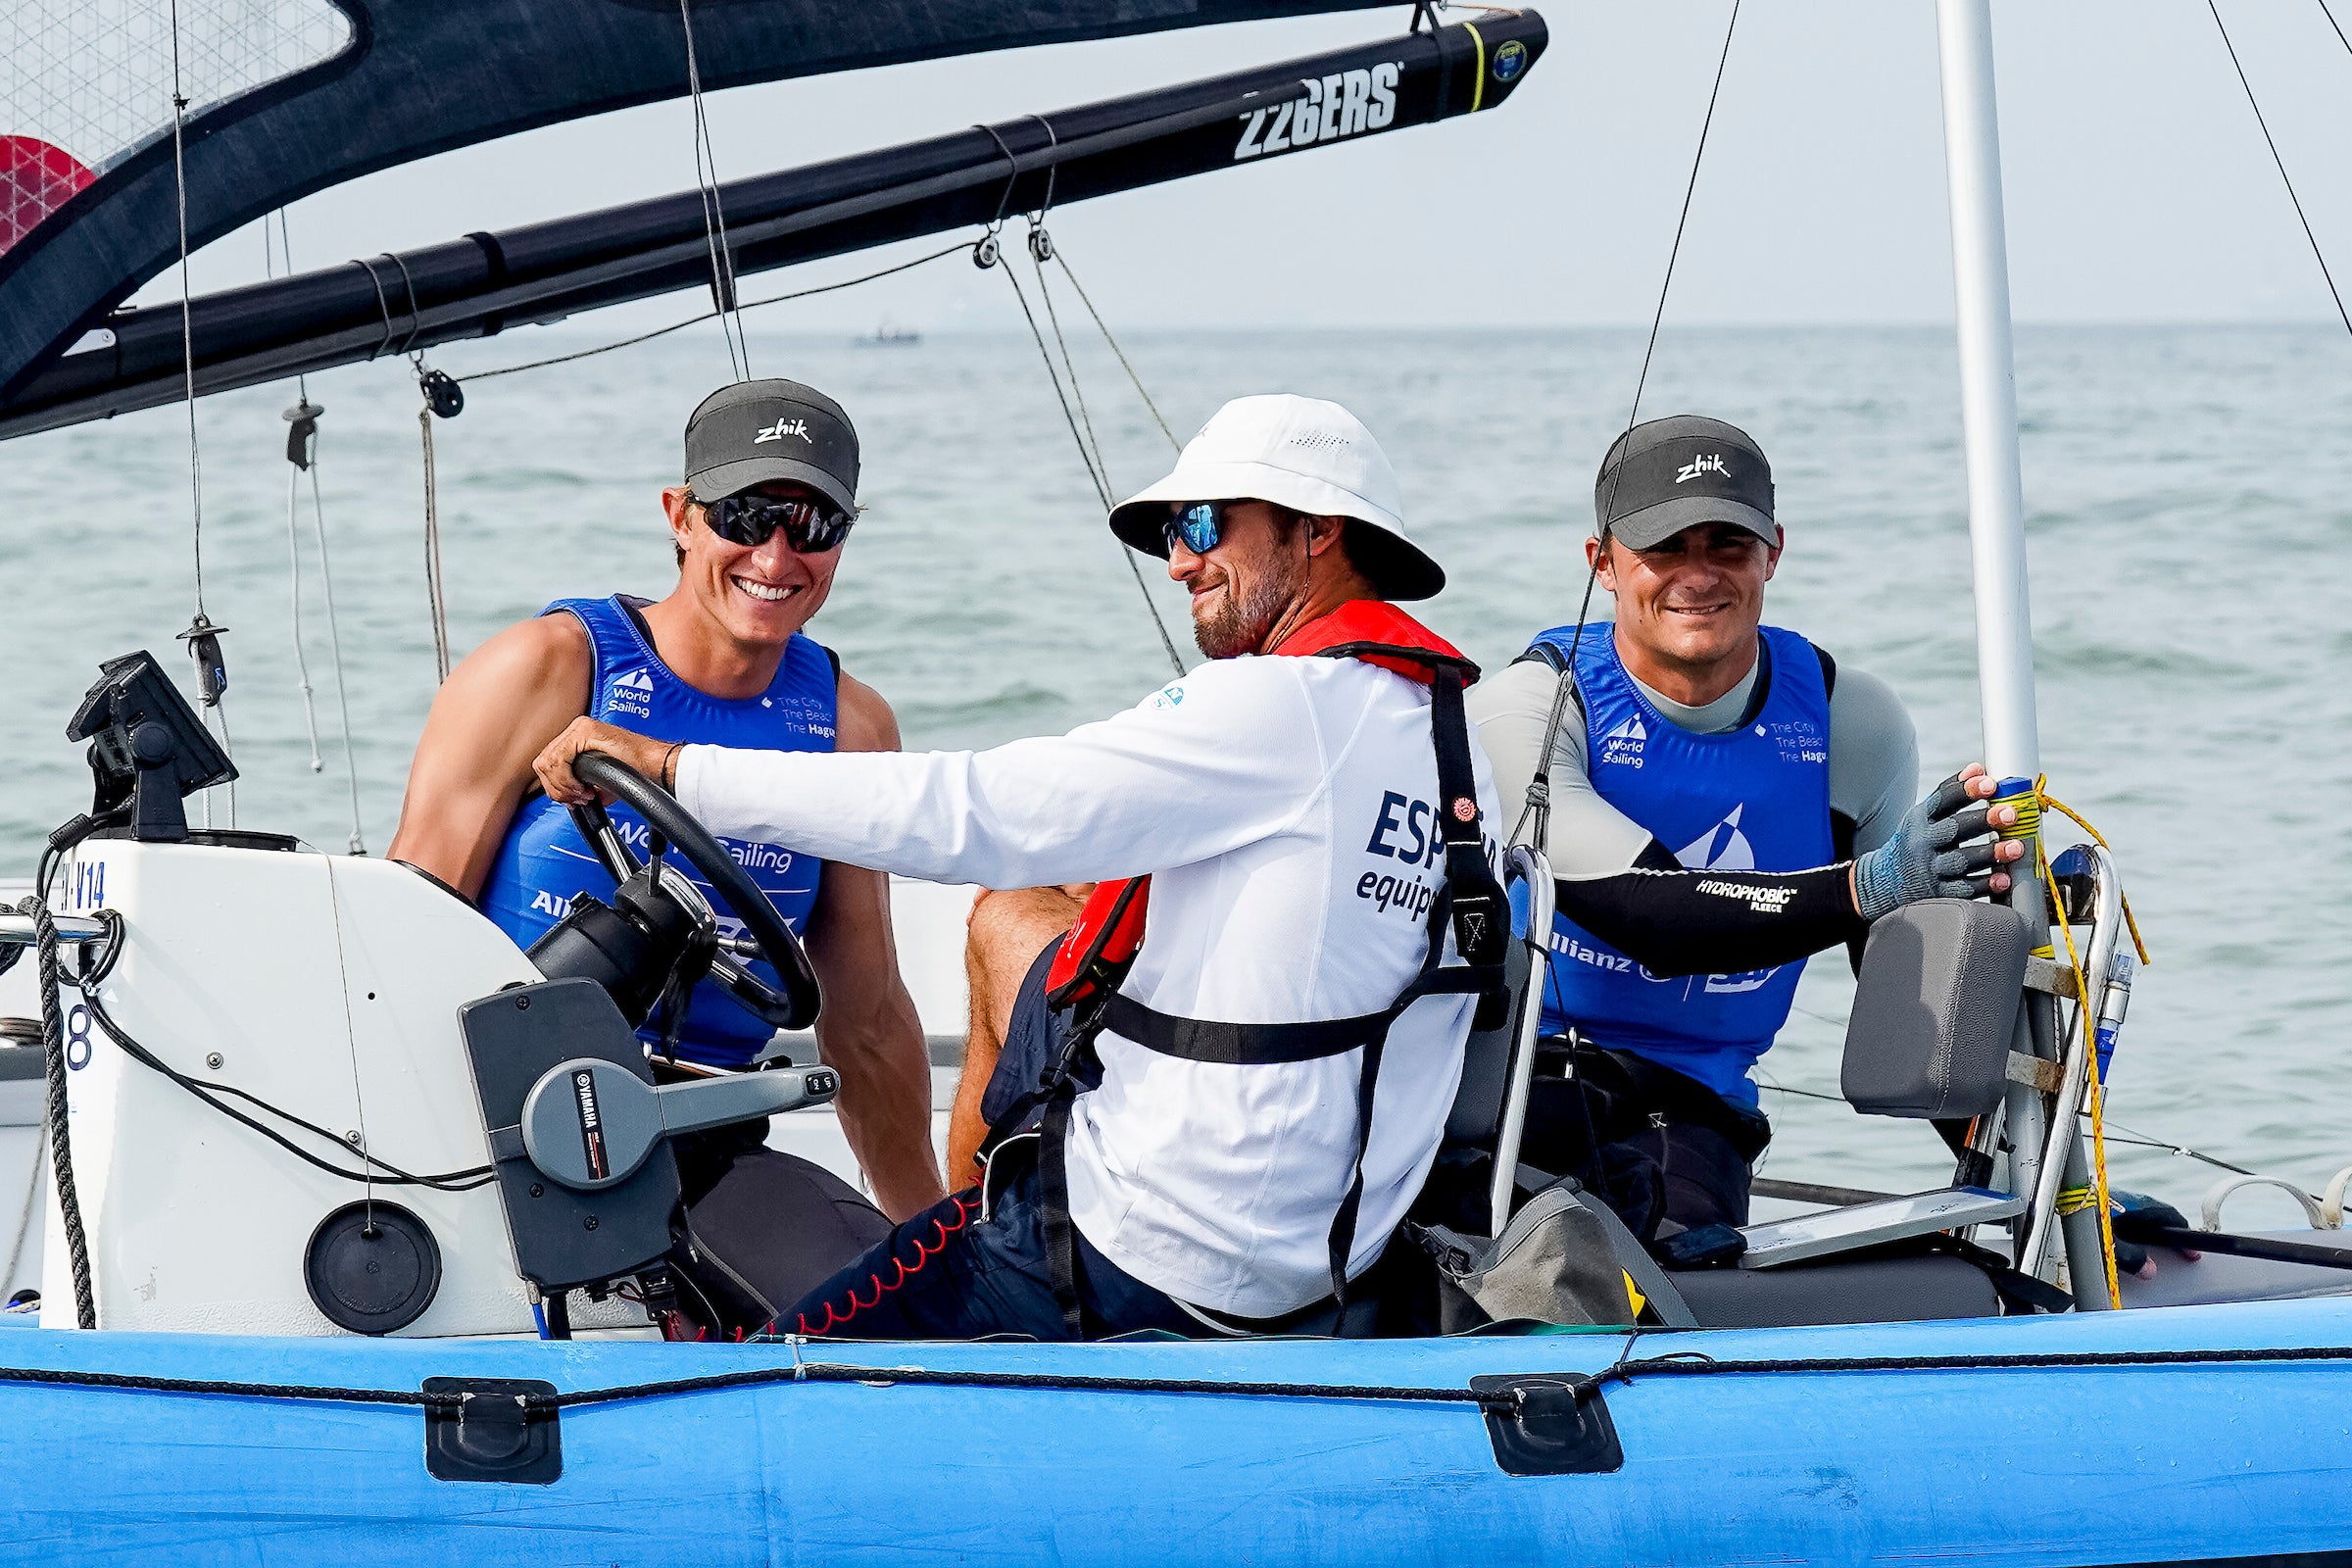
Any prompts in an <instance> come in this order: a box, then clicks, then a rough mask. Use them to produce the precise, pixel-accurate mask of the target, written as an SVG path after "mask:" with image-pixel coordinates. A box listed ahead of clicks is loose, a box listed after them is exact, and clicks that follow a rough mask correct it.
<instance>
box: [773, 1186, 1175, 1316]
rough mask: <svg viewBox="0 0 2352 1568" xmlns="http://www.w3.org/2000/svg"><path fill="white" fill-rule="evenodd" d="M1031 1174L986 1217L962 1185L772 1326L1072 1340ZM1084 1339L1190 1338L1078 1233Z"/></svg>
mask: <svg viewBox="0 0 2352 1568" xmlns="http://www.w3.org/2000/svg"><path fill="white" fill-rule="evenodd" d="M1038 1188H1039V1181H1038V1174H1037V1169H1036V1167H1035V1166H1034V1165H1032V1166H1031V1167H1030V1168H1029V1169H1028V1170H1026V1171H1024V1172H1022V1173H1021V1175H1020V1176H1018V1177H1017V1178H1015V1179H1014V1180H1013V1181H1011V1182H1010V1183H1008V1184H1007V1185H1006V1186H1005V1189H1004V1190H1003V1191H1002V1192H1000V1193H998V1195H997V1201H996V1203H995V1204H994V1206H993V1207H992V1208H991V1210H990V1213H989V1215H988V1217H987V1218H986V1219H983V1218H981V1216H980V1190H979V1189H978V1188H976V1187H973V1188H967V1189H965V1190H964V1191H962V1192H960V1193H956V1194H953V1195H951V1196H949V1197H948V1198H946V1199H944V1200H942V1201H940V1202H938V1203H935V1204H933V1205H932V1206H931V1207H930V1208H927V1209H925V1210H924V1211H923V1212H922V1213H920V1214H917V1215H915V1216H914V1218H912V1219H910V1220H908V1221H907V1222H906V1223H905V1224H903V1225H899V1226H896V1227H894V1228H893V1229H892V1231H891V1233H890V1235H889V1236H888V1237H886V1238H885V1239H884V1240H882V1241H881V1242H879V1243H877V1244H876V1245H875V1246H874V1247H872V1248H871V1249H869V1250H867V1251H866V1252H865V1254H864V1255H863V1256H861V1257H859V1258H858V1260H857V1261H855V1262H853V1263H852V1264H850V1265H849V1266H848V1267H847V1268H844V1269H842V1270H841V1271H840V1272H839V1273H837V1274H835V1275H834V1276H833V1277H832V1278H831V1279H829V1280H827V1281H826V1282H825V1283H824V1284H822V1285H820V1286H818V1287H817V1288H816V1289H815V1290H813V1291H811V1292H809V1295H808V1296H807V1297H806V1298H805V1299H802V1300H801V1301H800V1302H799V1304H797V1305H796V1306H793V1307H790V1308H787V1309H786V1310H785V1312H784V1313H783V1315H782V1316H780V1317H779V1318H778V1319H777V1320H776V1325H775V1332H777V1333H779V1334H810V1335H819V1336H823V1337H827V1338H832V1339H849V1340H975V1339H980V1338H982V1337H984V1336H987V1335H992V1334H1005V1335H1017V1336H1020V1337H1023V1338H1027V1339H1034V1340H1066V1339H1068V1338H1069V1337H1070V1336H1069V1332H1068V1329H1067V1327H1066V1326H1065V1324H1064V1323H1063V1320H1062V1314H1061V1306H1060V1303H1058V1302H1057V1301H1055V1300H1054V1277H1053V1273H1052V1270H1051V1266H1050V1265H1049V1263H1048V1260H1047V1251H1046V1239H1045V1228H1044V1208H1043V1202H1042V1199H1041V1196H1040V1194H1039V1191H1038ZM1073 1240H1074V1242H1075V1244H1076V1248H1075V1250H1076V1253H1077V1258H1076V1262H1077V1275H1078V1300H1079V1305H1080V1308H1081V1311H1082V1313H1083V1318H1084V1323H1085V1333H1086V1337H1087V1338H1089V1339H1103V1338H1107V1337H1109V1336H1111V1335H1114V1334H1131V1333H1134V1332H1136V1331H1138V1330H1142V1329H1164V1330H1167V1331H1169V1332H1171V1333H1176V1334H1184V1335H1194V1334H1199V1333H1201V1325H1200V1324H1199V1323H1198V1322H1196V1321H1195V1320H1194V1319H1193V1318H1192V1317H1191V1316H1190V1315H1188V1314H1187V1313H1186V1312H1185V1311H1184V1309H1183V1308H1182V1307H1180V1306H1178V1305H1177V1304H1176V1303H1175V1302H1174V1301H1172V1300H1170V1299H1168V1298H1167V1297H1165V1296H1163V1295H1161V1294H1160V1293H1159V1292H1157V1291H1155V1290H1153V1289H1152V1287H1151V1286H1149V1285H1146V1284H1144V1283H1143V1282H1142V1281H1141V1280H1138V1279H1136V1278H1135V1277H1134V1276H1133V1275H1130V1274H1129V1273H1127V1272H1126V1271H1125V1270H1124V1269H1122V1268H1120V1267H1119V1266H1118V1265H1117V1264H1115V1263H1113V1262H1111V1261H1110V1259H1108V1258H1106V1257H1104V1256H1103V1254H1102V1253H1101V1252H1098V1251H1096V1250H1095V1249H1094V1247H1093V1246H1092V1245H1091V1244H1090V1243H1089V1242H1088V1241H1087V1239H1086V1238H1085V1236H1083V1235H1077V1234H1075V1233H1073Z"/></svg>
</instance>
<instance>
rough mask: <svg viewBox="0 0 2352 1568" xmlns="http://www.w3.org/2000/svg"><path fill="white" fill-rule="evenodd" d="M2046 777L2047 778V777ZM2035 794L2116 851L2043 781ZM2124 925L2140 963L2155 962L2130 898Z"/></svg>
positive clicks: (2102, 845)
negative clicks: (2132, 910)
mask: <svg viewBox="0 0 2352 1568" xmlns="http://www.w3.org/2000/svg"><path fill="white" fill-rule="evenodd" d="M2044 776H2045V777H2046V776H2047V775H2044ZM2034 793H2036V794H2039V795H2040V796H2041V804H2042V805H2044V806H2046V807H2048V808H2049V809H2051V810H2053V811H2057V812H2059V813H2061V814H2062V815H2065V816H2068V817H2071V818H2072V819H2073V820H2074V824H2075V826H2077V827H2079V828H2081V829H2082V831H2083V832H2085V833H2087V834H2089V835H2090V841H2091V842H2092V843H2093V844H2096V845H2097V846H2098V847H2099V848H2100V849H2102V850H2108V851H2113V850H2114V848H2115V846H2114V845H2112V844H2110V843H2108V842H2107V836H2106V835H2105V834H2103V833H2101V832H2100V831H2099V830H2098V829H2097V828H2095V827H2092V826H2091V825H2090V819H2089V818H2088V817H2086V816H2084V815H2083V814H2082V812H2081V811H2078V810H2076V809H2074V808H2073V807H2071V806H2069V805H2067V804H2066V803H2065V802H2064V801H2062V800H2059V799H2058V798H2057V797H2056V796H2054V795H2050V794H2047V793H2045V792H2043V791H2042V789H2041V781H2040V780H2039V779H2036V780H2035V781H2034ZM2124 924H2125V926H2127V927H2128V928H2129V929H2130V930H2131V946H2132V947H2133V948H2134V949H2136V950H2137V951H2138V953H2139V961H2140V962H2142V963H2150V962H2153V961H2154V960H2153V959H2151V958H2150V957H2149V956H2148V945H2147V943H2146V942H2144V941H2142V940H2141V939H2140V935H2139V920H2138V919H2137V917H2135V916H2134V915H2133V914H2132V913H2131V900H2130V899H2129V898H2127V899H2125V900H2124Z"/></svg>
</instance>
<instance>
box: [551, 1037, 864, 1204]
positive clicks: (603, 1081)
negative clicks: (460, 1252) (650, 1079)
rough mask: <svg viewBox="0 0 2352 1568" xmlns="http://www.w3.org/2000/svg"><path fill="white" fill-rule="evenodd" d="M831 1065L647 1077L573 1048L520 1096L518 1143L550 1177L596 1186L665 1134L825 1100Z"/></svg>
mask: <svg viewBox="0 0 2352 1568" xmlns="http://www.w3.org/2000/svg"><path fill="white" fill-rule="evenodd" d="M840 1087H841V1079H840V1078H839V1076H838V1075H836V1074H835V1073H834V1071H833V1069H832V1068H830V1067H771V1068H769V1069H767V1070H766V1071H763V1072H747V1073H737V1074H730V1075H729V1076H727V1077H724V1078H711V1079H704V1080H700V1081H698V1082H694V1083H683V1084H662V1085H661V1086H659V1087H657V1086H655V1085H653V1084H649V1083H647V1082H646V1081H645V1080H644V1079H642V1078H640V1077H638V1076H637V1075H636V1074H635V1073H633V1072H631V1071H629V1069H628V1068H626V1067H623V1066H621V1065H619V1064H618V1063H616V1062H611V1061H606V1060H603V1059H601V1058H599V1057H595V1056H575V1057H573V1058H572V1059H571V1060H569V1061H565V1062H559V1063H558V1064H557V1065H555V1066H553V1067H550V1068H549V1069H548V1070H547V1071H546V1072H544V1073H542V1074H540V1077H539V1081H538V1082H537V1083H535V1084H533V1085H532V1086H531V1092H530V1094H529V1096H528V1097H526V1098H525V1099H524V1101H523V1103H522V1148H523V1152H524V1153H526V1154H528V1155H529V1156H530V1161H531V1163H532V1164H533V1165H535V1166H537V1167H538V1168H539V1170H540V1171H541V1173H542V1174H544V1175H546V1176H547V1177H548V1178H549V1179H550V1180H551V1181H558V1182H562V1183H563V1184H564V1186H566V1187H571V1188H576V1189H578V1190H579V1191H582V1192H594V1191H596V1190H597V1189H599V1188H603V1187H612V1186H614V1185H616V1184H617V1183H620V1182H623V1181H626V1180H628V1178H629V1177H631V1176H633V1175H635V1174H636V1172H637V1168H638V1167H639V1166H640V1165H643V1164H644V1163H645V1161H646V1156H648V1155H649V1154H651V1153H652V1152H654V1150H655V1148H656V1146H658V1145H659V1144H660V1143H661V1142H662V1139H664V1138H674V1137H676V1136H677V1135H679V1134H681V1133H694V1132H701V1131H703V1130H704V1129H705V1128H709V1127H724V1126H726V1125H728V1124H729V1123H731V1122H739V1121H756V1120H758V1119H759V1118H760V1117H761V1116H773V1115H776V1114H778V1113H780V1112H783V1111H787V1110H798V1109H799V1108H800V1107H801V1106H803V1105H813V1104H819V1103H823V1102H825V1101H828V1100H831V1099H832V1098H833V1095H834V1093H835V1091H837V1090H838V1089H839V1088H840Z"/></svg>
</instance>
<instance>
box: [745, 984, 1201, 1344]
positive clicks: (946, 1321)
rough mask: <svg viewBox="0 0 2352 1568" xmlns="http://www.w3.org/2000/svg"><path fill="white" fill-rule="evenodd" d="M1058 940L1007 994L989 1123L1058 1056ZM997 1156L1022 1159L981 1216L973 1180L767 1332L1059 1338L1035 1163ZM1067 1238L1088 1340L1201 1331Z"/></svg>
mask: <svg viewBox="0 0 2352 1568" xmlns="http://www.w3.org/2000/svg"><path fill="white" fill-rule="evenodd" d="M1056 945H1057V944H1056V943H1053V942H1050V943H1048V944H1046V947H1045V949H1044V951H1043V952H1041V953H1039V954H1038V956H1037V960H1036V961H1035V962H1034V963H1032V964H1031V965H1030V967H1029V973H1028V975H1027V976H1026V977H1025V978H1024V979H1023V981H1022V983H1021V988H1020V990H1019V991H1018V992H1017V993H1016V994H1015V996H1014V999H1013V1005H1012V1018H1011V1027H1010V1028H1009V1029H1007V1030H1006V1031H1005V1049H1004V1051H1003V1053H1002V1054H1000V1055H999V1056H998V1058H997V1067H996V1072H995V1075H994V1076H993V1077H991V1078H990V1080H989V1085H988V1094H987V1097H986V1099H984V1100H983V1101H982V1103H981V1109H982V1112H983V1113H984V1114H985V1115H987V1116H988V1117H989V1118H990V1119H991V1120H992V1121H993V1120H994V1119H995V1118H997V1117H999V1116H1001V1115H1003V1114H1004V1112H1005V1108H1006V1107H1007V1106H1009V1105H1010V1104H1011V1103H1012V1102H1013V1101H1014V1100H1015V1099H1017V1098H1018V1097H1019V1096H1020V1095H1021V1094H1022V1093H1024V1092H1025V1091H1027V1090H1029V1089H1032V1088H1034V1087H1036V1086H1037V1084H1038V1083H1039V1082H1040V1081H1041V1080H1042V1079H1043V1077H1044V1075H1045V1071H1046V1069H1047V1068H1048V1067H1049V1066H1050V1065H1052V1064H1053V1063H1054V1061H1055V1060H1057V1059H1058V1058H1059V1057H1060V1055H1061V1052H1062V1047H1063V1044H1064V1042H1065V1041H1066V1039H1067V1031H1068V1027H1069V1020H1068V1018H1067V1016H1066V1015H1064V1014H1061V1013H1056V1012H1054V1010H1053V1009H1052V1008H1050V1007H1048V1006H1047V1005H1046V995H1045V993H1046V971H1047V969H1048V967H1049V966H1050V965H1051V963H1052V961H1053V956H1054V947H1055V946H1056ZM1095 1076H1099V1075H1095ZM1090 1082H1091V1079H1090ZM1016 1148H1017V1146H1016ZM1003 1157H1005V1158H1007V1159H1011V1158H1025V1159H1029V1160H1030V1163H1029V1166H1028V1168H1027V1169H1026V1170H1023V1171H1022V1172H1021V1173H1020V1174H1019V1175H1017V1176H1015V1177H1014V1178H1012V1179H1011V1180H1010V1181H1009V1182H1007V1183H1006V1184H1005V1186H1004V1187H1003V1189H1002V1190H1000V1191H999V1192H998V1194H997V1201H996V1202H995V1204H994V1205H992V1206H991V1208H990V1210H989V1214H988V1217H987V1218H985V1219H983V1218H982V1217H981V1215H980V1207H981V1205H980V1190H979V1189H978V1188H976V1187H975V1188H968V1189H966V1190H965V1191H963V1192H960V1193H956V1194H954V1195H952V1196H951V1197H949V1198H948V1199H946V1200H945V1201H941V1202H939V1203H936V1204H934V1205H932V1206H931V1207H930V1208H928V1209H926V1210H924V1211H923V1212H922V1213H920V1214H917V1215H915V1216H914V1218H912V1219H910V1220H908V1221H907V1223H906V1224H904V1225H900V1226H896V1227H894V1228H893V1229H892V1231H891V1233H890V1234H889V1235H888V1236H887V1237H885V1238H883V1240H881V1241H880V1242H878V1243H876V1244H875V1245H874V1246H873V1247H871V1248H869V1249H868V1250H866V1251H865V1253H864V1254H863V1255H862V1256H860V1257H858V1259H857V1260H856V1261H854V1262H852V1263H851V1264H850V1265H849V1266H847V1267H846V1268H843V1269H842V1270H841V1271H840V1272H838V1273H836V1274H835V1275H834V1276H833V1277H832V1278H831V1279H829V1280H827V1281H826V1282H825V1283H824V1284H822V1285H820V1286H818V1287H817V1288H816V1289H815V1290H813V1291H811V1292H809V1295H808V1297H807V1298H806V1299H803V1300H801V1301H800V1302H799V1303H798V1304H797V1305H795V1306H793V1307H790V1308H788V1309H787V1310H786V1311H785V1312H784V1313H783V1315H782V1316H780V1317H779V1318H778V1319H777V1320H776V1331H777V1332H779V1333H793V1334H816V1335H826V1336H830V1337H833V1338H837V1339H858V1340H970V1339H978V1338H980V1337H981V1336H983V1335H989V1334H1015V1335H1022V1336H1025V1337H1027V1338H1030V1339H1037V1340H1063V1339H1067V1338H1069V1329H1068V1326H1067V1324H1066V1323H1065V1321H1064V1319H1063V1317H1062V1310H1061V1305H1060V1303H1059V1302H1058V1301H1056V1300H1055V1299H1054V1276H1053V1271H1052V1264H1051V1262H1050V1260H1049V1254H1048V1251H1047V1248H1046V1237H1045V1207H1044V1204H1045V1195H1044V1192H1043V1183H1042V1181H1041V1180H1040V1178H1039V1175H1038V1170H1037V1166H1036V1163H1035V1161H1034V1158H1033V1157H1031V1156H1029V1155H1028V1154H1027V1153H1026V1152H1015V1151H1014V1150H1007V1151H1006V1152H1005V1155H1004V1156H1003ZM1072 1241H1073V1243H1074V1251H1075V1253H1076V1257H1075V1259H1074V1262H1075V1265H1076V1273H1077V1276H1078V1281H1077V1283H1078V1300H1079V1305H1080V1309H1081V1315H1082V1318H1083V1321H1084V1325H1085V1331H1086V1335H1087V1337H1088V1338H1092V1339H1099V1338H1105V1337H1107V1336H1110V1335H1113V1334H1131V1333H1134V1332H1136V1331H1138V1330H1142V1329H1166V1330H1169V1331H1171V1332H1173V1333H1177V1334H1187V1335H1190V1334H1195V1333H1199V1332H1201V1325H1200V1324H1199V1323H1198V1322H1197V1321H1196V1320H1195V1319H1194V1318H1192V1317H1191V1316H1190V1315H1188V1314H1187V1313H1186V1312H1185V1311H1184V1309H1183V1308H1182V1307H1180V1306H1178V1305H1177V1304H1176V1303H1175V1302H1174V1301H1172V1300H1170V1299H1168V1298H1167V1297H1165V1296H1163V1295H1161V1294H1160V1293H1159V1292H1157V1291H1155V1290H1153V1289H1152V1287H1151V1286H1149V1285H1146V1284H1144V1283H1143V1282H1142V1281H1141V1280H1138V1279H1136V1278H1135V1277H1134V1276H1132V1275H1130V1274H1129V1273H1127V1272H1126V1270H1124V1269H1122V1268H1120V1267H1119V1266H1118V1265H1117V1264H1115V1263H1113V1262H1111V1261H1110V1259H1108V1258H1106V1257H1104V1256H1103V1254H1102V1253H1101V1252H1099V1251H1097V1250H1095V1249H1094V1247H1093V1245H1092V1244H1091V1243H1089V1242H1088V1241H1087V1239H1086V1238H1085V1237H1084V1236H1082V1235H1078V1234H1076V1232H1075V1229H1074V1228H1073V1233H1072Z"/></svg>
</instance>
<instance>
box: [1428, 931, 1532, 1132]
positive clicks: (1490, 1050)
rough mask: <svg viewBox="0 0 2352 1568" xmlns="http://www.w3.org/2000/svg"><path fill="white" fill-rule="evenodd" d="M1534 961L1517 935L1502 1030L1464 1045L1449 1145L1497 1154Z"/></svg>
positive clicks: (1506, 960)
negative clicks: (1514, 1039)
mask: <svg viewBox="0 0 2352 1568" xmlns="http://www.w3.org/2000/svg"><path fill="white" fill-rule="evenodd" d="M1530 967H1531V965H1530V964H1529V962H1528V957H1527V944H1526V943H1524V942H1521V941H1518V940H1516V939H1514V940H1513V941H1512V942H1511V943H1510V944H1509V945H1508V946H1507V947H1506V948H1505V949H1504V952H1503V957H1502V972H1503V974H1504V975H1505V976H1506V977H1507V978H1508V980H1509V982H1510V987H1511V1008H1510V1011H1509V1013H1508V1014H1507V1015H1505V1017H1504V1018H1503V1021H1502V1027H1500V1028H1498V1029H1481V1030H1476V1031H1473V1032H1472V1034H1471V1036H1470V1039H1469V1042H1468V1043H1467V1044H1466V1045H1465V1046H1464V1047H1463V1048H1462V1084H1461V1087H1460V1088H1459V1089H1457V1090H1455V1091H1454V1095H1453V1110H1452V1112H1451V1114H1449V1115H1448V1116H1447V1117H1446V1148H1448V1149H1465V1148H1467V1149H1479V1150H1484V1151H1486V1152H1489V1153H1492V1152H1494V1149H1495V1137H1496V1136H1497V1135H1498V1134H1500V1133H1501V1131H1502V1099H1503V1094H1504V1092H1505V1091H1506V1090H1508V1089H1509V1087H1510V1078H1509V1074H1510V1068H1511V1040H1512V1037H1513V1036H1514V1035H1515V1034H1516V1033H1517V1032H1518V1028H1519V1006H1520V1004H1521V1003H1522V1002H1523V1001H1524V1000H1525V998H1526V996H1527V973H1528V970H1529V968H1530Z"/></svg>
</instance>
